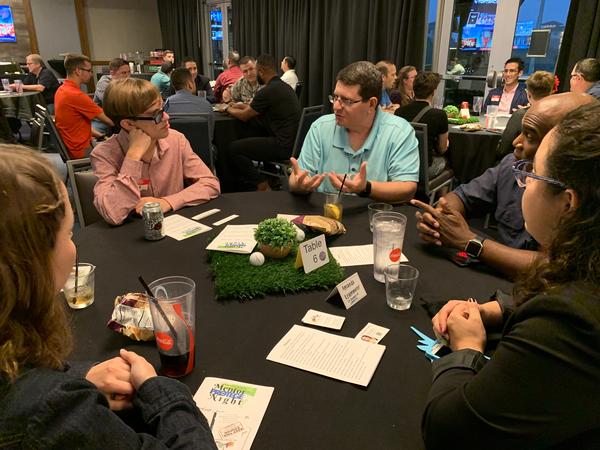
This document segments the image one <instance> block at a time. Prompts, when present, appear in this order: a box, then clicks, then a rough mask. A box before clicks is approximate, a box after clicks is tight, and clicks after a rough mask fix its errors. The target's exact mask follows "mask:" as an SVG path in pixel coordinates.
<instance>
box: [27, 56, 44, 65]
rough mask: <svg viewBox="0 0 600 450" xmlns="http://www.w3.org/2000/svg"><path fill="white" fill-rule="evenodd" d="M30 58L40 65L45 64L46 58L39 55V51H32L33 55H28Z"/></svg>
mask: <svg viewBox="0 0 600 450" xmlns="http://www.w3.org/2000/svg"><path fill="white" fill-rule="evenodd" d="M27 57H28V58H31V60H32V61H33V62H34V63H36V64H39V65H40V66H43V65H44V60H43V59H42V57H41V56H40V55H38V54H37V53H32V54H31V55H28V56H27Z"/></svg>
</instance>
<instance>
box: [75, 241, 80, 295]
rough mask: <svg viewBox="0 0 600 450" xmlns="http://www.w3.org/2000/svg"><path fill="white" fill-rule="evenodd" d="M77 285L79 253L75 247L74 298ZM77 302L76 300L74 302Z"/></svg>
mask: <svg viewBox="0 0 600 450" xmlns="http://www.w3.org/2000/svg"><path fill="white" fill-rule="evenodd" d="M78 285H79V251H78V250H77V246H75V296H76V297H77V287H78ZM75 302H77V300H75Z"/></svg>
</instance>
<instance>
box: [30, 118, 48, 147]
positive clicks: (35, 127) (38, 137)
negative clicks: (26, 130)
mask: <svg viewBox="0 0 600 450" xmlns="http://www.w3.org/2000/svg"><path fill="white" fill-rule="evenodd" d="M45 122H46V118H45V117H44V116H42V117H38V115H37V114H35V116H34V118H33V120H32V121H31V133H30V135H29V145H30V146H31V147H33V148H35V149H36V150H40V151H41V150H42V143H43V141H44V127H45Z"/></svg>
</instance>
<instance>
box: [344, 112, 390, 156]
mask: <svg viewBox="0 0 600 450" xmlns="http://www.w3.org/2000/svg"><path fill="white" fill-rule="evenodd" d="M383 114H386V113H384V112H382V111H381V110H380V108H379V107H377V111H376V113H375V120H374V121H373V125H372V126H371V131H370V132H369V136H367V140H366V141H365V142H364V144H363V146H362V147H361V148H360V149H358V150H357V151H354V150H352V147H350V143H349V142H348V130H346V128H344V127H341V126H339V125H337V124H336V125H335V130H334V133H333V146H334V147H336V148H339V149H341V150H342V151H343V152H344V153H348V154H350V155H352V156H357V155H360V154H362V153H364V152H366V151H368V150H371V149H372V148H373V147H374V145H375V139H377V134H378V133H379V126H380V125H381V122H382V120H383V118H382V117H383Z"/></svg>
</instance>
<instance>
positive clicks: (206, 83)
mask: <svg viewBox="0 0 600 450" xmlns="http://www.w3.org/2000/svg"><path fill="white" fill-rule="evenodd" d="M181 64H182V67H184V68H185V69H187V70H189V71H190V73H191V74H192V78H193V79H194V83H195V84H196V90H197V91H204V92H206V100H208V102H209V103H216V101H217V100H216V98H215V94H214V92H213V88H212V86H211V85H210V79H209V78H208V77H206V76H204V75H201V74H199V73H198V64H197V63H196V61H195V60H194V59H193V58H190V57H189V56H188V57H186V58H184V60H183V62H182V63H181ZM196 94H197V92H194V95H196Z"/></svg>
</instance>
